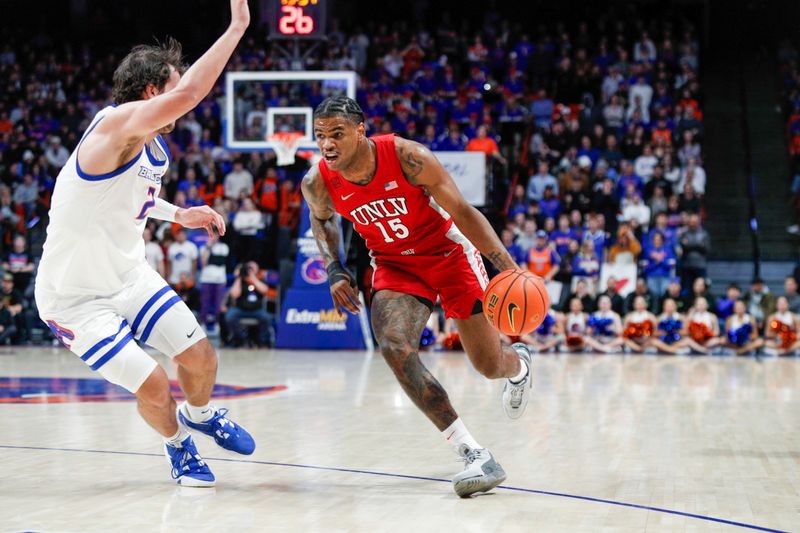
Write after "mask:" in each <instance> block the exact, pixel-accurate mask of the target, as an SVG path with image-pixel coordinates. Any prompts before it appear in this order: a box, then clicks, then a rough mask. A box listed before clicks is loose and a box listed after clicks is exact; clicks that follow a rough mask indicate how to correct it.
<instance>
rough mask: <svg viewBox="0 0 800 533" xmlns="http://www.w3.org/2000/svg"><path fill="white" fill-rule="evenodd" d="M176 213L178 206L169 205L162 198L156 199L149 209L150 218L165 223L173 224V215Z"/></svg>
mask: <svg viewBox="0 0 800 533" xmlns="http://www.w3.org/2000/svg"><path fill="white" fill-rule="evenodd" d="M177 213H178V206H177V205H173V204H171V203H169V202H168V201H166V200H164V199H163V198H156V199H155V205H153V207H152V208H151V209H150V217H152V218H157V219H159V220H166V221H167V222H175V215H176V214H177Z"/></svg>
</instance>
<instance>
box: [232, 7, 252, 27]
mask: <svg viewBox="0 0 800 533" xmlns="http://www.w3.org/2000/svg"><path fill="white" fill-rule="evenodd" d="M249 25H250V6H248V5H247V0H231V28H234V29H237V30H240V31H244V30H245V29H247V26H249Z"/></svg>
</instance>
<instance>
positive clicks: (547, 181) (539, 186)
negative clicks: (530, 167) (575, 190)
mask: <svg viewBox="0 0 800 533" xmlns="http://www.w3.org/2000/svg"><path fill="white" fill-rule="evenodd" d="M548 186H549V187H551V188H552V189H553V195H554V196H558V180H557V179H556V177H555V176H553V175H552V174H550V165H548V164H547V163H545V162H541V163H539V171H538V172H537V173H536V174H534V175H533V176H531V177H530V179H528V199H529V200H536V201H539V200H541V199H542V198H543V197H544V189H545V187H548Z"/></svg>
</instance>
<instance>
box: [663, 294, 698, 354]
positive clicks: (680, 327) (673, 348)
mask: <svg viewBox="0 0 800 533" xmlns="http://www.w3.org/2000/svg"><path fill="white" fill-rule="evenodd" d="M706 305H707V303H706ZM686 324H687V322H686V318H685V317H684V316H683V315H682V314H680V313H679V312H678V304H677V303H676V302H675V300H673V299H672V298H667V299H665V300H664V310H663V312H662V313H661V316H659V317H658V326H657V332H656V337H654V338H653V343H652V345H653V346H654V347H655V348H656V349H657V350H658V351H660V352H664V353H668V354H672V355H677V354H679V353H683V354H688V353H690V352H691V350H696V351H698V352H702V353H707V351H705V352H704V350H705V348H703V347H702V346H701V345H699V344H697V343H696V342H695V341H694V340H692V338H691V336H687V335H686V333H687V329H688V328H687V326H686Z"/></svg>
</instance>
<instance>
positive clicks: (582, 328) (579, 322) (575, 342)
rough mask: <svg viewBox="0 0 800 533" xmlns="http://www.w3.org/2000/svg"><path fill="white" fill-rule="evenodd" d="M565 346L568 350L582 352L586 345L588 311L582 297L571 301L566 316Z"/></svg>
mask: <svg viewBox="0 0 800 533" xmlns="http://www.w3.org/2000/svg"><path fill="white" fill-rule="evenodd" d="M564 335H565V339H564V346H565V347H566V350H567V351H570V352H580V351H583V349H584V347H585V345H586V313H584V312H583V302H581V300H580V298H572V299H571V300H570V301H569V313H567V315H566V316H565V317H564Z"/></svg>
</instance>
